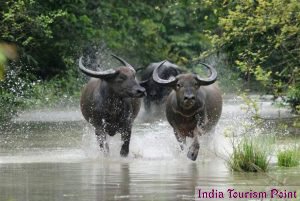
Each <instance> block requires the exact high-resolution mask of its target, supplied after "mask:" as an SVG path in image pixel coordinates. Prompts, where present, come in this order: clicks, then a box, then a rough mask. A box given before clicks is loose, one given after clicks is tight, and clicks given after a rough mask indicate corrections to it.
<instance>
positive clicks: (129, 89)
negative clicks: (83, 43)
mask: <svg viewBox="0 0 300 201" xmlns="http://www.w3.org/2000/svg"><path fill="white" fill-rule="evenodd" d="M112 56H113V57H114V58H116V59H117V60H119V61H120V62H121V63H122V64H123V65H124V66H121V67H119V68H117V69H108V70H105V71H101V72H99V71H93V70H89V69H87V68H85V67H84V65H83V63H82V57H80V59H79V69H80V70H81V71H82V72H83V73H84V74H86V75H88V76H90V77H94V78H99V79H101V80H104V81H106V83H107V85H108V87H109V88H110V89H111V91H113V92H114V93H115V94H117V95H118V96H120V97H131V98H140V97H143V96H144V95H146V90H145V88H143V87H142V86H140V84H139V83H138V82H137V80H136V79H135V74H136V72H135V70H134V68H133V67H132V66H131V65H130V64H129V63H127V62H126V61H125V60H124V59H122V58H120V57H117V56H116V55H113V54H112Z"/></svg>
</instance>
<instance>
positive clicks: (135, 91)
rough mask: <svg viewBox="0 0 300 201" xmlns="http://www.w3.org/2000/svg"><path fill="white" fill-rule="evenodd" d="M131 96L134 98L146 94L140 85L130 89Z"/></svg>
mask: <svg viewBox="0 0 300 201" xmlns="http://www.w3.org/2000/svg"><path fill="white" fill-rule="evenodd" d="M132 96H133V97H136V98H141V97H143V96H146V89H145V88H144V87H141V86H137V87H134V88H133V90H132Z"/></svg>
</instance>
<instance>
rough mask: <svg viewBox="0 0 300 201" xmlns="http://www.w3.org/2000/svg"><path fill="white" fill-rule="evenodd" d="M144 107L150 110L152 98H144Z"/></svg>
mask: <svg viewBox="0 0 300 201" xmlns="http://www.w3.org/2000/svg"><path fill="white" fill-rule="evenodd" d="M144 107H145V110H146V111H147V112H149V111H150V107H151V102H150V100H148V99H147V98H144Z"/></svg>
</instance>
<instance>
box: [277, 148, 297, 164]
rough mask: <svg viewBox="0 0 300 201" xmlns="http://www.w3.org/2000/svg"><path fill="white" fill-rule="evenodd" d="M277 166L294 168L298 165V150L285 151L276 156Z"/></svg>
mask: <svg viewBox="0 0 300 201" xmlns="http://www.w3.org/2000/svg"><path fill="white" fill-rule="evenodd" d="M277 160H278V166H280V167H295V166H298V165H299V160H300V153H299V149H296V148H294V149H286V150H283V151H280V152H278V154H277Z"/></svg>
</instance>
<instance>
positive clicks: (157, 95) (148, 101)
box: [141, 61, 182, 112]
mask: <svg viewBox="0 0 300 201" xmlns="http://www.w3.org/2000/svg"><path fill="white" fill-rule="evenodd" d="M159 64H161V62H157V63H151V64H149V65H148V66H147V68H146V69H145V70H143V72H142V75H141V80H142V81H141V86H143V87H144V88H145V89H146V92H147V96H145V97H144V99H143V100H144V107H145V110H146V111H147V112H150V111H152V110H153V109H158V110H159V109H160V106H161V105H163V104H165V102H166V99H167V97H168V96H169V94H170V92H171V91H172V89H170V88H168V87H162V86H161V85H159V84H157V83H156V82H154V81H153V78H152V74H153V71H154V69H155V68H156V67H157V66H158V65H159ZM157 73H158V75H159V77H160V78H162V79H169V78H170V77H171V76H173V77H176V76H177V75H179V74H180V73H182V70H181V69H179V68H178V66H177V65H176V64H173V63H171V62H169V61H166V62H165V63H164V64H163V65H162V66H161V67H160V68H159V69H158V71H157Z"/></svg>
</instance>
